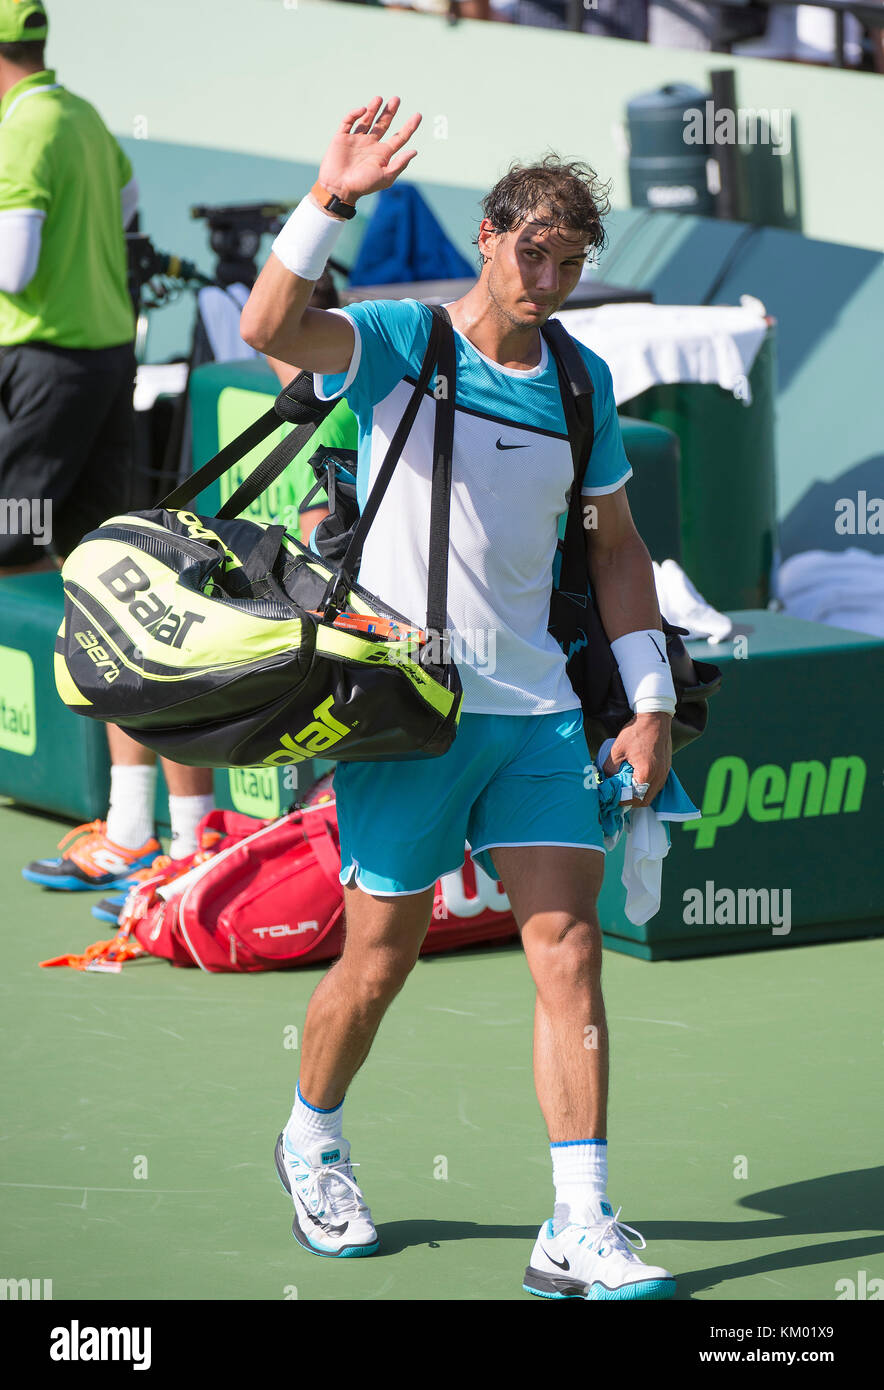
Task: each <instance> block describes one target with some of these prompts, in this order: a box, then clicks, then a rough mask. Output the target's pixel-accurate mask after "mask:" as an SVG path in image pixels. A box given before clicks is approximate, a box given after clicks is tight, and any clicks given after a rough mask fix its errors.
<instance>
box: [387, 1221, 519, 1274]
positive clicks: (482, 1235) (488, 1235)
mask: <svg viewBox="0 0 884 1390" xmlns="http://www.w3.org/2000/svg"><path fill="white" fill-rule="evenodd" d="M539 1228H540V1223H539V1222H537V1223H535V1224H534V1225H533V1226H504V1225H503V1224H501V1225H499V1226H493V1225H481V1224H480V1223H479V1222H477V1221H423V1220H421V1219H420V1218H418V1219H416V1220H414V1221H385V1222H384V1223H383V1224H382V1225H379V1226H378V1228H377V1230H378V1236H379V1237H380V1242H381V1245H380V1249H379V1250H378V1252H377V1254H376V1255H373V1256H372V1258H373V1259H375V1260H376V1259H378V1258H380V1256H382V1255H399V1254H401V1252H402V1251H403V1250H410V1249H413V1248H414V1247H415V1246H417V1245H423V1246H430V1247H434V1246H440V1245H447V1244H448V1242H449V1241H452V1240H518V1241H521V1243H522V1244H523V1245H524V1244H527V1247H528V1248H527V1250H526V1252H525V1263H526V1264H527V1263H528V1259H529V1257H530V1255H531V1250H532V1248H533V1246H534V1242H535V1240H536V1239H537V1232H538V1230H539Z"/></svg>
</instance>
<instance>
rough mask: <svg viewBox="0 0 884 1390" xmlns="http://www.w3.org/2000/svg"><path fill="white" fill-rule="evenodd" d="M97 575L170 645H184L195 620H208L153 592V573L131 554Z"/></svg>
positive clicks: (145, 624) (157, 637)
mask: <svg viewBox="0 0 884 1390" xmlns="http://www.w3.org/2000/svg"><path fill="white" fill-rule="evenodd" d="M98 577H99V579H100V580H101V582H102V584H103V585H104V587H105V588H106V589H110V591H111V593H112V594H113V596H114V598H116V599H119V601H120V602H121V603H125V604H126V605H127V606H128V609H129V612H130V613H131V614H132V617H133V618H134V619H135V621H136V622H139V623H140V624H141V626H142V627H143V628H146V629H147V631H148V632H149V633H150V635H151V637H155V638H156V640H157V641H158V642H164V643H165V644H166V646H167V647H182V646H183V645H184V639H185V637H186V636H187V634H188V632H189V631H190V629H191V628H192V627H193V625H194V623H204V622H205V621H206V620H205V618H203V617H201V616H200V615H199V614H198V613H191V612H189V611H188V610H187V609H185V611H184V612H183V613H175V612H173V610H172V605H171V604H167V603H163V601H162V600H161V599H159V598H157V596H156V594H154V593H151V590H150V576H149V575H147V574H145V572H144V570H143V569H141V568H140V566H139V565H136V563H135V561H134V560H133V559H132V557H131V555H127V556H126V557H125V559H123V560H118V561H117V563H116V564H115V565H111V567H110V569H109V570H105V572H104V574H100V575H99V576H98Z"/></svg>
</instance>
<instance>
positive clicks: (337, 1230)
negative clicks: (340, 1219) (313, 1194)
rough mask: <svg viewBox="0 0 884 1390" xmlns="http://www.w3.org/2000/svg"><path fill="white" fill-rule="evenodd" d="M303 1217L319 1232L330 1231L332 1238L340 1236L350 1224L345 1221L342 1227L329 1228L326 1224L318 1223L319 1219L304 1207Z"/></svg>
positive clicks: (323, 1222) (324, 1222)
mask: <svg viewBox="0 0 884 1390" xmlns="http://www.w3.org/2000/svg"><path fill="white" fill-rule="evenodd" d="M304 1215H305V1216H306V1217H307V1219H308V1220H309V1221H312V1222H313V1224H314V1226H318V1227H319V1229H320V1230H321V1231H330V1232H331V1234H332V1235H334V1236H342V1235H343V1234H344V1232H345V1231H346V1229H347V1227H348V1226H349V1224H350V1222H349V1221H345V1222H344V1224H343V1226H330V1225H329V1224H328V1222H326V1221H320V1219H319V1217H318V1216H314V1215H313V1213H312V1211H308V1210H307V1208H306V1207H305V1208H304Z"/></svg>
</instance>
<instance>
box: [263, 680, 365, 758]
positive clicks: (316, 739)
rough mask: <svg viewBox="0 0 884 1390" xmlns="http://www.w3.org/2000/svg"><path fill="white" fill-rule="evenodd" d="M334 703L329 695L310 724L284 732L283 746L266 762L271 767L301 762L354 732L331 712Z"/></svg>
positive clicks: (318, 707)
mask: <svg viewBox="0 0 884 1390" xmlns="http://www.w3.org/2000/svg"><path fill="white" fill-rule="evenodd" d="M333 704H334V696H333V695H329V697H328V699H327V700H323V702H322V704H321V705H317V706H316V708H315V709H314V711H313V713H314V714H315V716H316V718H315V719H314V720H311V722H310V723H309V724H305V725H304V727H303V729H299V731H298V732H297V733H296V734H283V736H282V738H281V739H280V740H279V741H280V743H281V744H282V747H281V748H279V749H277V751H276V752H275V753H271V754H270V757H269V758H265V759H264V762H265V763H267V764H269V765H270V766H271V767H282V766H283V765H284V764H285V763H299V762H302V761H303V759H304V758H312V757H314V756H315V755H316V754H317V753H324V752H325V750H326V749H327V748H331V747H332V745H333V744H335V743H340V741H341V739H342V738H343V737H344V735H345V734H349V733H352V729H351V728H349V727H348V726H347V725H346V724H342V723H341V721H340V720H339V719H335V718H334V716H333V715H332V713H331V706H332V705H333Z"/></svg>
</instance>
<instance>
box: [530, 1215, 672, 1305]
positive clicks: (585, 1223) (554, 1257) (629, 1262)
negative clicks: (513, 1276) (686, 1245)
mask: <svg viewBox="0 0 884 1390" xmlns="http://www.w3.org/2000/svg"><path fill="white" fill-rule="evenodd" d="M620 1211H621V1208H619V1207H618V1209H617V1211H616V1212H615V1211H614V1209H613V1207H612V1206H611V1204H610V1202H608V1201H607V1200H606V1199H605V1198H599V1197H596V1198H593V1199H592V1201H591V1202H590V1203H589V1204H588V1205H587V1208H586V1210H585V1211H584V1212H582V1213H572V1214H571V1220H570V1221H569V1223H568V1224H567V1225H564V1226H562V1228H561V1230H559V1231H558V1232H557V1233H556V1234H555V1235H554V1234H553V1231H554V1229H555V1228H554V1221H546V1222H544V1224H543V1225H542V1226H541V1228H540V1233H539V1235H538V1237H537V1240H536V1241H535V1243H534V1250H533V1252H532V1255H531V1263H530V1264H529V1266H528V1268H527V1269H526V1270H525V1279H524V1282H523V1284H522V1288H523V1289H525V1290H526V1292H528V1293H533V1294H536V1295H537V1296H538V1297H539V1298H585V1299H607V1298H620V1299H664V1298H671V1297H672V1295H673V1294H674V1293H675V1277H674V1275H672V1274H670V1272H669V1270H668V1269H663V1268H661V1267H660V1266H659V1265H646V1264H643V1263H642V1261H641V1260H640V1259H639V1257H638V1255H637V1254H636V1253H635V1252H636V1250H644V1249H645V1248H646V1241H645V1239H644V1237H643V1236H642V1235H640V1234H639V1232H638V1231H636V1230H635V1229H634V1228H633V1227H632V1226H627V1225H626V1224H625V1223H623V1222H620V1221H619V1219H618V1218H619V1216H620ZM626 1231H631V1232H632V1234H633V1235H634V1236H638V1239H639V1240H640V1241H641V1244H640V1245H636V1243H635V1241H633V1240H630V1239H629V1237H628V1236H626V1235H625V1234H624V1232H626Z"/></svg>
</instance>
